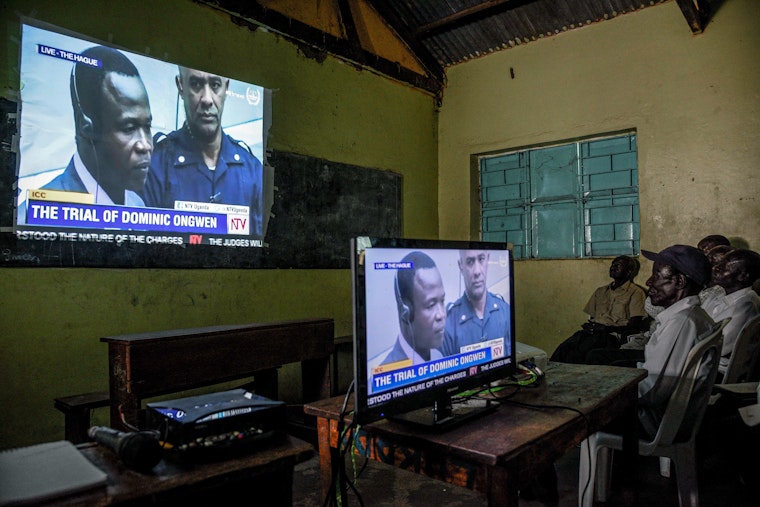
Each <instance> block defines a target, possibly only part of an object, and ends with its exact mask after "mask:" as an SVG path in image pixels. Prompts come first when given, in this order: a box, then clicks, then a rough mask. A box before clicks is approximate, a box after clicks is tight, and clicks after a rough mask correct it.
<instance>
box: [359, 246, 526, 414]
mask: <svg viewBox="0 0 760 507" xmlns="http://www.w3.org/2000/svg"><path fill="white" fill-rule="evenodd" d="M351 250H352V254H353V258H352V276H353V298H354V315H353V318H354V386H355V387H354V405H355V407H354V419H355V420H356V421H357V422H358V423H360V424H361V423H365V422H369V421H372V420H376V419H379V418H384V417H396V418H400V419H404V420H407V421H410V422H413V423H419V424H423V425H426V426H430V427H446V426H448V425H449V424H455V423H457V422H459V420H460V419H463V418H466V417H469V416H472V415H474V414H476V413H478V412H479V411H480V409H481V408H482V409H488V408H489V407H487V406H483V407H478V406H474V405H473V404H469V405H467V404H463V407H464V406H466V407H467V408H466V409H464V408H462V409H461V410H459V409H458V407H457V405H456V404H453V403H452V396H454V395H456V394H458V393H462V392H463V391H467V390H470V389H474V388H477V387H481V386H484V385H487V384H489V383H490V382H493V381H495V380H499V379H502V378H505V377H508V376H510V375H512V374H513V373H514V371H515V338H514V336H515V333H514V283H513V270H512V269H513V259H512V252H511V251H510V250H509V248H508V246H507V245H506V244H502V243H487V242H476V241H442V240H413V239H399V238H368V237H359V238H355V239H354V240H352V245H351Z"/></svg>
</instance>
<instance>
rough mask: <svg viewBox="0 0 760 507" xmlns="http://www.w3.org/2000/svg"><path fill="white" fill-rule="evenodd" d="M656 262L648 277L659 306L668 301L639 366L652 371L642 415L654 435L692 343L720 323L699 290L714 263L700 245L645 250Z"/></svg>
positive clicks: (642, 388)
mask: <svg viewBox="0 0 760 507" xmlns="http://www.w3.org/2000/svg"><path fill="white" fill-rule="evenodd" d="M641 253H642V254H643V255H644V257H646V258H647V259H649V260H651V261H654V265H653V266H652V276H650V277H649V279H648V280H647V282H646V285H647V287H649V290H648V296H649V298H650V299H651V302H652V304H653V305H656V306H662V307H664V310H662V311H661V312H660V313H659V314H658V315H657V317H656V318H655V319H656V321H657V325H656V328H655V330H654V332H653V333H652V336H651V337H650V339H649V342H647V344H646V347H645V348H644V358H645V359H644V362H643V363H639V367H641V368H644V369H646V370H647V371H648V372H649V375H648V376H647V377H646V378H645V379H644V380H642V381H641V382H640V383H639V419H640V421H641V424H642V426H643V428H644V430H645V431H646V432H647V433H649V436H650V437H652V436H653V435H654V434H655V432H656V431H657V428H658V426H659V424H660V421H661V420H662V415H663V413H664V411H665V407H666V406H667V403H668V400H669V398H670V395H671V394H672V393H673V389H674V388H675V385H676V383H677V382H678V378H679V376H680V375H681V370H682V369H683V367H684V364H685V363H686V358H687V356H688V354H689V352H690V351H691V349H692V347H693V346H694V345H695V344H696V343H697V342H698V341H699V340H701V339H703V338H704V337H706V336H707V335H708V334H709V333H710V331H711V330H712V329H713V328H714V326H715V323H714V322H713V320H712V319H711V318H710V316H709V315H707V313H706V312H705V311H704V310H703V309H702V307H701V306H700V305H699V296H698V294H699V292H700V291H701V290H702V289H703V288H704V287H705V285H706V284H707V282H708V281H709V280H710V263H709V261H708V260H707V257H706V256H705V255H704V254H703V253H702V252H701V251H700V250H699V249H697V248H695V247H693V246H688V245H673V246H670V247H668V248H666V249H665V250H662V251H661V252H659V253H654V252H649V251H647V250H642V252H641Z"/></svg>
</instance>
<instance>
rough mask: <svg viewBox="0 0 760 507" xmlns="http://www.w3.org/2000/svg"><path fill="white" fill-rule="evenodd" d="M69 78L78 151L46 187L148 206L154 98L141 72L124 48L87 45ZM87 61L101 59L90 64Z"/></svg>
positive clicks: (100, 200)
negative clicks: (143, 193) (145, 197)
mask: <svg viewBox="0 0 760 507" xmlns="http://www.w3.org/2000/svg"><path fill="white" fill-rule="evenodd" d="M81 56H83V57H87V58H83V59H82V61H80V62H78V63H75V64H74V66H73V68H72V71H71V78H70V80H69V81H70V82H69V88H70V90H71V104H72V106H73V108H74V123H75V132H76V146H77V149H76V152H75V153H74V156H73V157H72V158H71V161H70V162H69V165H68V166H67V167H66V169H65V170H64V171H63V173H61V174H60V175H58V176H57V177H55V178H54V179H53V180H52V181H50V182H49V183H48V184H46V185H45V186H43V187H42V188H44V189H48V190H65V191H69V192H83V193H90V194H93V195H94V196H95V202H96V203H98V204H126V205H127V206H144V204H143V201H142V199H141V198H140V196H139V195H138V194H137V192H139V191H141V190H142V189H143V186H144V184H145V178H146V177H147V175H148V170H149V168H150V160H151V153H152V152H153V140H152V138H151V130H150V128H151V121H152V116H151V112H150V102H149V101H148V93H147V91H146V90H145V85H144V84H143V81H142V79H141V78H140V74H139V73H138V71H137V68H136V67H135V66H134V64H133V63H132V62H131V61H130V60H129V58H127V57H126V56H124V54H122V53H121V52H119V51H117V50H115V49H112V48H108V47H104V46H95V47H91V48H88V49H86V50H84V51H83V52H82V53H81ZM84 61H89V62H96V63H99V65H90V64H87V63H83V62H84Z"/></svg>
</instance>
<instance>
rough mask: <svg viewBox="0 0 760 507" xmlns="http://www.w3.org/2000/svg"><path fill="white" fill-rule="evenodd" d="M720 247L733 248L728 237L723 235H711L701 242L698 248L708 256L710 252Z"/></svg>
mask: <svg viewBox="0 0 760 507" xmlns="http://www.w3.org/2000/svg"><path fill="white" fill-rule="evenodd" d="M719 245H724V246H731V242H730V241H729V240H728V238H727V237H725V236H723V235H721V234H710V235H709V236H705V237H704V238H702V239H700V240H699V243H697V248H699V249H700V250H702V253H703V254H705V255H707V254H708V252H709V251H710V250H712V249H713V248H715V247H716V246H719Z"/></svg>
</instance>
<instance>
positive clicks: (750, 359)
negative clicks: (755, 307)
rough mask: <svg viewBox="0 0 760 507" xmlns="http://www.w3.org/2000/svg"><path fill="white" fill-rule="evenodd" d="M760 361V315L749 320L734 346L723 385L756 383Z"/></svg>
mask: <svg viewBox="0 0 760 507" xmlns="http://www.w3.org/2000/svg"><path fill="white" fill-rule="evenodd" d="M759 359H760V315H756V316H754V317H753V318H751V319H749V320H747V322H745V323H744V327H742V330H741V331H740V332H739V337H738V338H737V339H736V343H735V344H734V350H733V351H732V352H731V358H730V359H729V361H728V366H727V367H726V374H725V375H723V380H722V381H721V384H739V383H740V382H754V381H756V380H760V379H757V378H753V374H756V371H757V361H758V360H759Z"/></svg>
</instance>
